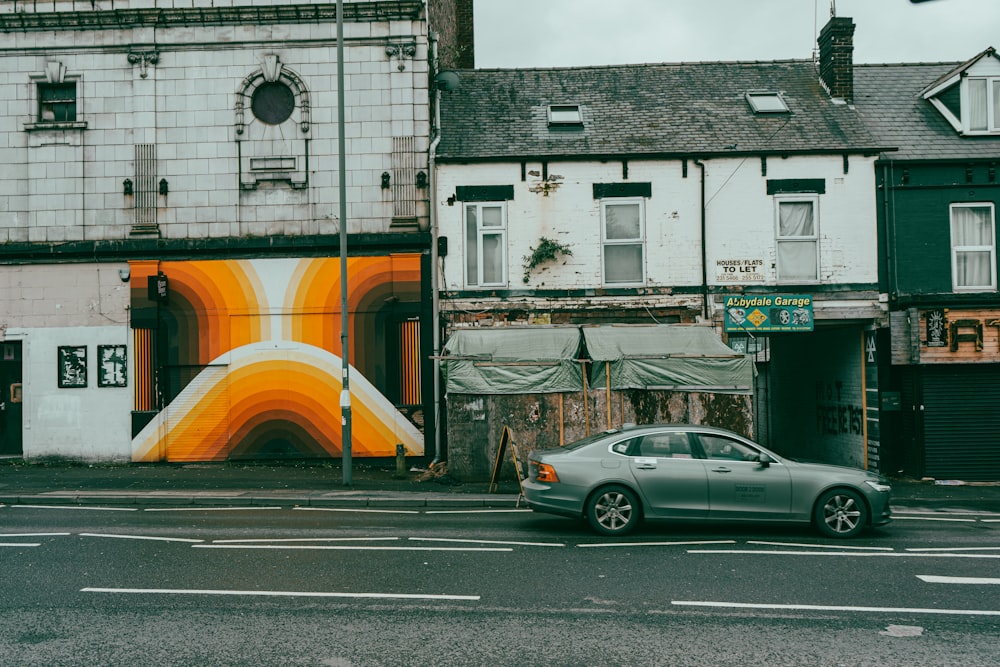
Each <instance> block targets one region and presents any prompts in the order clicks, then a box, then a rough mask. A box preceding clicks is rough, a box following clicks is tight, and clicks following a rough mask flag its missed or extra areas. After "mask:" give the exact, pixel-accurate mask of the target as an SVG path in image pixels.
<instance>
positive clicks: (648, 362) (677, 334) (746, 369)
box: [583, 324, 754, 394]
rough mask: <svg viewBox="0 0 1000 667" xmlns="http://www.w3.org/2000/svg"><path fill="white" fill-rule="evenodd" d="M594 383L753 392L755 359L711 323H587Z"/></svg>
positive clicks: (584, 334) (587, 341)
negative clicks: (735, 348) (728, 342)
mask: <svg viewBox="0 0 1000 667" xmlns="http://www.w3.org/2000/svg"><path fill="white" fill-rule="evenodd" d="M583 336H584V340H585V341H586V345H587V355H588V356H589V357H590V359H592V360H593V362H594V363H593V364H591V369H590V382H591V385H592V386H594V387H595V388H596V387H601V386H607V385H608V384H609V383H610V387H611V389H665V390H674V391H704V392H713V393H731V394H750V393H752V390H753V372H754V371H753V362H752V361H751V359H750V357H748V356H746V355H742V354H739V353H737V352H734V351H733V350H732V349H730V348H729V346H727V345H726V344H725V343H723V342H722V341H721V340H720V339H719V336H718V334H716V333H715V331H714V330H712V329H710V328H708V327H702V326H692V325H676V324H674V325H671V324H660V325H650V326H598V327H583Z"/></svg>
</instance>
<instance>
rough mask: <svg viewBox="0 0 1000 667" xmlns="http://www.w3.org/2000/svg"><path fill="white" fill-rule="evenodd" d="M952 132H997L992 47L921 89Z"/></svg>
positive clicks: (999, 85)
mask: <svg viewBox="0 0 1000 667" xmlns="http://www.w3.org/2000/svg"><path fill="white" fill-rule="evenodd" d="M921 95H922V96H923V98H924V99H925V100H928V101H929V102H930V103H931V104H933V105H934V107H935V108H936V109H937V110H938V111H939V112H940V113H941V115H942V116H944V118H945V120H947V121H948V122H949V123H950V124H951V126H952V127H953V128H955V131H956V132H958V133H960V134H964V135H982V134H1000V56H998V55H997V52H996V50H995V49H993V48H992V47H991V48H989V49H986V50H985V51H983V52H982V53H980V54H979V55H978V56H976V57H975V58H973V59H972V60H969V61H967V62H965V63H963V64H961V65H959V66H958V67H957V68H955V69H953V70H952V71H950V72H948V73H947V74H945V75H944V76H942V77H941V78H939V79H938V80H937V81H935V82H934V83H932V84H931V85H929V86H927V87H926V88H924V90H923V91H921Z"/></svg>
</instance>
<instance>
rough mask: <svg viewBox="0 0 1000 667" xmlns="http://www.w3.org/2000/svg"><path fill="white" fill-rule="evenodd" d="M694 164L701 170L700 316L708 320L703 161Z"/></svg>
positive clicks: (696, 161)
mask: <svg viewBox="0 0 1000 667" xmlns="http://www.w3.org/2000/svg"><path fill="white" fill-rule="evenodd" d="M694 165H695V166H696V167H698V171H700V172H701V177H700V181H701V182H700V184H699V185H700V187H701V317H702V319H704V320H705V321H706V322H708V247H707V245H708V244H707V242H706V240H705V228H706V227H707V224H706V218H707V213H706V208H707V205H706V203H705V163H704V162H702V161H701V160H698V159H695V161H694Z"/></svg>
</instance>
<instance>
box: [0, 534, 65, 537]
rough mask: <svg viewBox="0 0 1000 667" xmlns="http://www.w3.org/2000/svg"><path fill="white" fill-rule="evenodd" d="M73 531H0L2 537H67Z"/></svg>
mask: <svg viewBox="0 0 1000 667" xmlns="http://www.w3.org/2000/svg"><path fill="white" fill-rule="evenodd" d="M72 534H73V533H0V537H66V536H67V535H72Z"/></svg>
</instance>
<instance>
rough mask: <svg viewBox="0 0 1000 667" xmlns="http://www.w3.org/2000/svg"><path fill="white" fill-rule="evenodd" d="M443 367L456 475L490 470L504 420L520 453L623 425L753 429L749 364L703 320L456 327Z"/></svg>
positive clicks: (475, 476)
mask: <svg viewBox="0 0 1000 667" xmlns="http://www.w3.org/2000/svg"><path fill="white" fill-rule="evenodd" d="M442 366H443V368H444V372H445V374H446V389H447V405H448V409H447V424H448V441H449V447H448V462H449V468H450V470H451V471H452V472H453V473H454V474H455V475H456V476H458V477H459V478H461V479H466V480H481V479H487V478H489V476H490V472H491V470H492V464H493V460H494V458H495V456H496V450H497V447H498V445H499V441H500V433H501V431H502V429H503V427H504V426H508V427H509V428H510V429H511V431H512V432H513V436H514V440H515V442H516V444H517V445H518V451H519V453H520V455H521V456H522V457H525V456H527V454H528V452H529V451H530V450H532V449H537V448H545V447H555V446H561V445H563V444H565V443H567V442H572V441H574V440H576V439H579V438H581V437H584V436H586V435H588V434H590V433H593V432H596V431H601V430H606V429H610V428H617V427H620V426H621V425H622V424H625V423H642V424H645V423H659V422H689V423H695V424H711V425H713V426H721V427H723V428H729V429H732V430H734V431H736V432H738V433H741V434H743V435H747V436H752V435H753V425H752V418H751V415H752V410H751V402H752V396H751V394H752V386H753V363H752V361H751V360H750V358H749V357H747V356H746V355H743V354H739V353H736V352H734V351H733V350H731V349H730V348H729V347H728V346H726V345H725V344H723V343H722V342H721V340H720V339H719V337H718V335H717V334H716V333H715V331H714V330H712V329H711V328H708V327H701V326H685V325H655V326H597V327H582V328H581V327H576V326H567V327H523V328H506V329H464V330H463V329H460V330H456V331H454V332H453V333H452V335H451V337H450V338H449V339H448V343H447V345H446V346H445V356H444V359H443V364H442ZM522 463H526V462H525V461H522ZM504 474H505V475H508V476H513V475H514V470H513V465H510V466H509V470H508V469H505V471H504Z"/></svg>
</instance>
